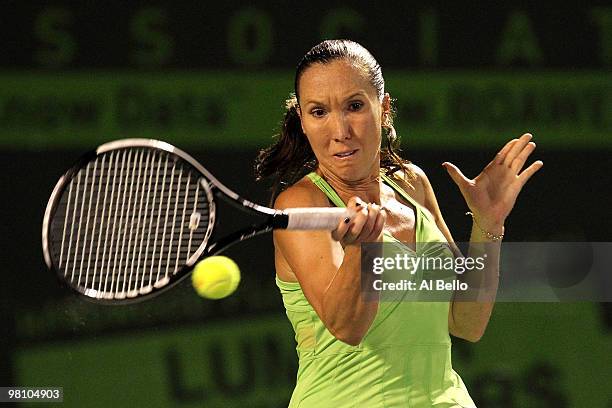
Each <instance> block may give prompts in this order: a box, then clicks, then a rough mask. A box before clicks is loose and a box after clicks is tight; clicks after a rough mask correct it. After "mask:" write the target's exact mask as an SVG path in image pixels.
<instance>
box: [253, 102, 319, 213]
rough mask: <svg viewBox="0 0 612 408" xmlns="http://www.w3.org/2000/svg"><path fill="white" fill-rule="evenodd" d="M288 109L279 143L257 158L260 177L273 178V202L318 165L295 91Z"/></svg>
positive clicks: (256, 172) (278, 139) (263, 150)
mask: <svg viewBox="0 0 612 408" xmlns="http://www.w3.org/2000/svg"><path fill="white" fill-rule="evenodd" d="M285 108H286V112H285V117H284V119H283V122H282V125H281V132H280V134H277V135H276V136H275V138H276V141H275V143H274V144H272V145H271V146H269V147H267V148H265V149H262V150H261V151H260V152H259V155H258V156H257V159H256V160H255V177H256V180H257V181H259V180H262V179H265V178H267V177H270V176H272V178H273V185H272V199H271V202H274V200H275V199H276V197H277V196H278V194H280V192H281V191H282V190H284V189H285V188H286V187H288V186H290V185H292V184H294V183H295V182H297V181H298V180H300V179H301V178H302V177H304V175H305V174H307V173H309V172H311V171H313V170H314V169H315V167H316V165H317V160H316V158H315V155H314V153H313V151H312V148H311V147H310V143H309V142H308V139H307V138H306V135H305V134H304V132H303V131H302V122H301V120H300V116H299V114H298V109H299V106H298V102H297V98H296V96H295V94H291V95H290V96H289V98H288V99H287V100H286V102H285Z"/></svg>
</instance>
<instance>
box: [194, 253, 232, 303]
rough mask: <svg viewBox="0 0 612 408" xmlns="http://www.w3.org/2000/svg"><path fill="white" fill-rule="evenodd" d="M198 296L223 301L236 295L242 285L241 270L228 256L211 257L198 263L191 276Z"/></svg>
mask: <svg viewBox="0 0 612 408" xmlns="http://www.w3.org/2000/svg"><path fill="white" fill-rule="evenodd" d="M191 283H192V284H193V287H194V288H195V290H196V292H198V295H200V296H202V297H205V298H208V299H222V298H224V297H227V296H229V295H231V294H232V293H234V291H235V290H236V288H237V287H238V284H239V283H240V268H238V265H236V262H234V261H232V260H231V259H230V258H228V257H226V256H211V257H210V258H206V259H204V260H203V261H200V262H198V264H197V265H196V266H195V268H194V270H193V273H192V275H191Z"/></svg>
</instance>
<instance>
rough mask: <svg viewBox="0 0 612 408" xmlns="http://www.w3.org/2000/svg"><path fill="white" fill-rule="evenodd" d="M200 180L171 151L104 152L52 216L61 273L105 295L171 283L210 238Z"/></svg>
mask: <svg viewBox="0 0 612 408" xmlns="http://www.w3.org/2000/svg"><path fill="white" fill-rule="evenodd" d="M200 177H201V176H200V175H199V173H198V172H196V171H195V170H194V169H193V168H192V167H191V166H190V165H189V164H186V163H184V162H182V161H181V160H177V159H175V157H174V156H173V155H171V154H168V153H166V152H161V151H155V150H150V149H133V148H132V149H123V150H114V151H110V152H108V153H105V154H102V155H99V156H98V157H97V158H96V159H95V160H93V161H91V162H90V163H88V164H87V166H86V167H85V168H83V169H81V170H80V171H79V172H78V173H77V174H76V175H74V176H73V177H72V180H71V181H70V183H69V185H68V186H67V188H66V189H65V191H64V193H63V194H62V196H61V198H60V200H59V204H58V206H57V209H56V211H55V214H54V216H53V218H52V222H51V232H50V242H51V248H52V251H53V252H54V259H57V260H58V265H57V267H58V269H59V270H60V271H61V272H62V273H63V274H64V277H65V278H66V279H67V280H68V281H69V282H70V283H71V284H72V285H73V286H75V287H76V288H78V289H79V290H80V291H81V292H83V293H85V294H86V295H88V296H94V297H98V298H107V299H122V298H126V297H135V296H137V295H138V294H145V293H148V292H150V291H152V290H153V288H155V287H161V286H164V285H165V284H166V283H167V281H168V279H170V278H171V277H172V276H173V275H174V274H176V273H177V272H178V271H179V270H180V269H181V268H182V266H183V265H185V264H186V263H187V260H188V259H189V258H190V257H191V256H193V254H194V252H195V251H197V249H198V248H199V247H200V246H201V244H202V243H203V242H204V240H205V239H206V237H207V231H208V228H209V221H210V220H209V212H210V211H209V210H210V209H209V203H208V198H207V197H206V194H202V191H201V187H200V180H201V179H200Z"/></svg>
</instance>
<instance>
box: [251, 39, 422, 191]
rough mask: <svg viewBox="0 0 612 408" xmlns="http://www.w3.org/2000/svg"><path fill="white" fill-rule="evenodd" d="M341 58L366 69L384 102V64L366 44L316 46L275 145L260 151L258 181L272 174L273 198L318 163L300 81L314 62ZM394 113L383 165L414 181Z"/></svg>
mask: <svg viewBox="0 0 612 408" xmlns="http://www.w3.org/2000/svg"><path fill="white" fill-rule="evenodd" d="M338 59H346V60H348V61H349V62H350V63H352V64H353V65H354V66H356V67H358V68H360V69H362V70H363V72H364V74H365V75H367V77H368V79H369V80H370V83H371V84H372V86H374V88H375V89H376V93H377V95H378V98H379V100H380V101H381V102H382V100H383V98H384V95H385V80H384V79H383V76H382V70H381V68H380V65H379V64H378V62H377V61H376V59H375V58H374V57H373V56H372V54H370V52H369V51H368V50H366V49H365V48H364V47H363V46H361V45H360V44H358V43H356V42H354V41H350V40H326V41H323V42H321V43H319V44H317V45H315V46H314V47H312V48H311V49H310V51H308V52H307V53H306V55H304V57H303V58H302V60H301V61H300V63H299V64H298V66H297V69H296V72H295V81H294V87H295V91H294V93H292V94H290V96H289V98H288V99H287V100H286V102H285V108H286V112H285V118H284V119H283V122H282V125H281V131H280V134H278V135H276V136H275V137H276V138H277V140H276V142H275V143H274V144H272V145H271V146H269V147H267V148H266V149H263V150H261V151H260V152H259V155H258V157H257V159H256V162H255V177H256V179H257V180H258V181H259V180H262V179H264V178H268V177H271V178H272V179H273V185H272V201H274V199H275V198H276V196H277V195H278V194H279V193H280V192H281V191H282V190H284V189H285V188H286V187H288V186H290V185H292V184H294V183H295V182H297V181H298V180H300V179H301V178H302V177H303V176H304V175H305V174H307V173H309V172H311V171H313V170H314V169H315V168H316V166H317V159H316V157H315V155H314V153H313V151H312V148H311V147H310V143H309V142H308V139H307V138H306V135H305V134H304V132H303V131H302V124H301V121H300V117H299V115H298V109H299V104H298V101H299V83H300V79H301V77H302V74H303V73H304V71H305V70H306V69H307V68H308V67H310V66H311V65H313V64H327V63H329V62H331V61H334V60H338ZM394 113H395V112H394V110H393V109H391V112H389V114H388V115H387V116H386V117H387V119H386V121H385V123H383V128H384V129H385V130H386V139H387V141H386V146H385V147H384V148H382V149H381V155H380V166H381V167H382V168H384V169H385V173H386V174H387V175H392V174H393V173H395V172H396V171H398V170H403V171H404V179H405V180H406V181H407V182H408V183H409V184H410V183H411V181H414V180H416V175H415V174H414V172H413V171H412V170H410V168H409V167H408V164H410V162H409V161H407V160H404V159H402V158H401V157H400V156H399V155H398V154H397V151H398V150H399V137H398V136H397V134H396V133H395V129H394V127H393V114H394Z"/></svg>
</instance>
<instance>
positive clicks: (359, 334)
mask: <svg viewBox="0 0 612 408" xmlns="http://www.w3.org/2000/svg"><path fill="white" fill-rule="evenodd" d="M366 332H367V330H355V329H347V330H330V333H331V334H332V335H333V336H334V337H335V338H336V339H338V340H340V341H341V342H343V343H346V344H348V345H350V346H358V345H359V344H361V341H362V340H363V338H364V337H365V335H366Z"/></svg>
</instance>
